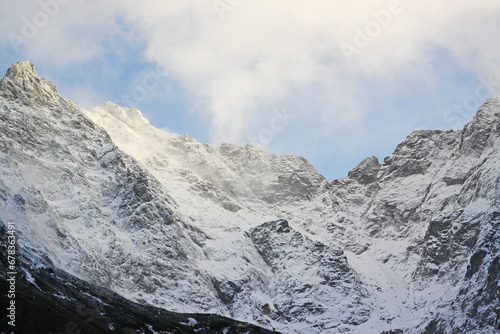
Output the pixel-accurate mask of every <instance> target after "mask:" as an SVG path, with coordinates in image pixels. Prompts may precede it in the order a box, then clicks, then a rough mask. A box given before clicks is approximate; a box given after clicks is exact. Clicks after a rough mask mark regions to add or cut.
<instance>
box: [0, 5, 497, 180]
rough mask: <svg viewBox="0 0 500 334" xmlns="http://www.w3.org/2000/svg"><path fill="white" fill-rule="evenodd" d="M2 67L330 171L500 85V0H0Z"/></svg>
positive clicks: (449, 121) (176, 127)
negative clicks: (24, 64) (27, 69)
mask: <svg viewBox="0 0 500 334" xmlns="http://www.w3.org/2000/svg"><path fill="white" fill-rule="evenodd" d="M0 8H1V11H0V44H1V45H0V61H1V66H3V68H4V69H3V70H2V71H4V70H6V69H7V68H8V67H9V66H10V64H11V63H13V62H16V61H19V60H31V61H32V62H33V63H34V64H35V67H36V69H37V71H38V73H39V74H40V75H42V76H44V77H46V78H48V79H49V80H51V81H53V82H54V83H55V84H56V86H57V87H58V88H59V91H60V92H61V93H62V94H63V96H65V97H67V98H70V99H72V100H73V101H75V102H76V103H77V104H79V105H81V106H83V107H86V108H92V107H94V106H98V105H101V104H103V103H104V102H105V101H108V100H110V101H112V102H115V103H118V104H120V105H122V106H126V107H136V108H138V109H140V110H141V111H142V112H143V114H144V115H145V116H146V117H147V118H148V119H149V120H150V122H151V123H152V124H153V125H155V126H156V127H159V128H164V129H167V130H168V131H171V132H175V133H179V134H187V135H189V136H192V137H194V138H196V139H197V140H198V141H201V142H209V143H211V144H214V145H218V144H220V143H222V142H233V143H236V144H244V143H247V142H250V143H251V144H253V145H255V146H260V147H262V148H265V149H267V150H269V151H270V152H272V153H275V154H279V155H281V154H296V155H301V156H304V157H305V158H307V159H308V160H309V161H310V162H311V163H312V164H313V165H314V166H315V167H316V168H317V169H318V170H319V171H320V172H321V173H322V174H324V175H325V176H326V177H327V178H328V179H330V180H332V179H335V178H340V177H343V176H345V175H346V174H347V172H348V171H349V170H350V169H352V168H353V167H355V166H356V164H357V163H358V162H359V161H361V160H362V159H363V158H364V157H366V156H371V155H376V156H378V157H379V159H380V160H382V159H383V158H384V157H385V156H386V155H388V154H390V153H391V152H392V151H393V150H394V148H395V146H396V145H397V144H398V143H399V142H400V141H402V140H403V139H404V138H405V137H406V135H408V134H409V133H410V132H411V131H412V130H414V129H419V128H425V129H450V128H459V127H461V126H462V125H463V124H464V123H465V122H467V121H468V120H470V118H471V117H472V116H473V114H474V111H475V110H476V109H477V108H478V107H479V106H480V105H481V103H482V102H484V100H485V99H486V98H488V97H489V96H491V95H495V94H497V92H498V90H499V88H500V67H499V66H500V65H499V64H500V43H498V38H497V37H498V34H499V32H500V19H499V18H500V2H499V1H498V0H477V1H470V0H454V1H451V0H442V1H435V0H434V1H431V0H421V1H394V0H391V1H386V0H380V1H379V0H372V1H366V0H365V1H360V0H351V1H340V0H308V1H305V0H273V1H269V0H267V1H264V0H182V1H179V0H166V1H153V0H143V1H131V0H120V1H118V0H107V1H93V0H88V1H80V0H39V1H31V0H23V1H13V0H0Z"/></svg>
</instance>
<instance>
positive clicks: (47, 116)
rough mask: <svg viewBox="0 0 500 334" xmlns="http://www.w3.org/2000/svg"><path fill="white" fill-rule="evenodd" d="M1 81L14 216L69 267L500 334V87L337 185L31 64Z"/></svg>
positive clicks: (228, 300) (160, 290) (351, 319)
mask: <svg viewBox="0 0 500 334" xmlns="http://www.w3.org/2000/svg"><path fill="white" fill-rule="evenodd" d="M0 80H1V84H0V220H1V221H3V222H7V221H14V222H16V223H17V228H18V232H19V236H20V240H19V243H20V244H21V245H29V247H28V246H26V247H28V248H27V249H32V250H36V251H37V252H42V253H45V254H46V256H47V257H48V259H49V260H50V261H51V262H52V263H53V265H54V266H55V267H57V268H59V269H58V270H63V271H65V272H67V273H69V274H71V275H74V276H76V277H78V278H79V279H82V280H84V281H87V282H88V283H90V284H91V285H94V286H98V287H104V288H108V289H111V290H113V291H114V292H116V293H118V294H120V295H121V296H123V297H125V298H127V299H129V300H131V301H132V302H136V303H139V304H143V305H152V306H155V307H158V308H162V309H166V310H169V311H175V312H184V313H186V312H188V313H214V314H218V315H222V316H226V317H230V318H233V319H236V320H239V321H245V322H250V323H254V324H258V325H260V326H262V327H264V328H267V329H270V330H272V329H275V330H278V331H281V332H283V333H495V332H500V294H499V287H500V279H499V275H500V264H499V261H500V260H499V259H500V254H499V248H500V241H499V238H498V237H499V232H498V227H499V219H500V218H499V217H500V214H499V212H500V156H499V154H500V153H499V151H500V150H499V148H500V139H499V138H500V99H498V98H493V99H490V100H488V101H487V102H486V103H485V104H484V105H483V106H482V107H481V108H480V109H479V111H478V112H477V114H476V116H475V117H474V118H473V119H472V120H471V121H470V122H469V123H468V124H467V125H466V126H465V127H464V129H462V130H459V131H451V130H449V131H438V130H434V131H424V130H418V131H415V132H413V133H411V134H410V135H409V136H408V137H407V139H406V140H405V141H404V142H403V143H401V144H400V145H398V147H397V148H396V150H395V151H394V153H393V154H392V155H390V156H388V157H386V158H385V159H384V161H383V163H380V162H379V160H378V159H377V158H376V157H369V158H366V159H365V160H363V161H362V162H361V163H360V164H359V165H358V166H357V167H356V168H354V169H353V170H352V171H351V172H349V174H348V176H347V177H345V178H343V179H340V180H335V181H333V182H328V180H326V179H325V178H324V177H323V176H322V175H320V174H319V173H318V172H317V171H316V170H315V169H314V167H313V166H311V165H310V164H309V163H308V162H307V160H305V159H304V158H301V157H296V156H281V157H278V156H275V155H272V154H270V153H268V152H265V151H262V150H259V149H257V148H254V147H252V146H250V145H247V146H245V147H239V146H236V145H233V144H223V145H221V146H220V147H213V146H210V145H208V144H202V143H198V142H197V141H196V140H194V139H192V138H190V137H187V136H180V135H176V134H171V133H167V132H165V131H162V130H159V129H156V128H154V127H153V126H151V125H150V124H149V122H148V121H147V120H146V119H145V118H144V117H143V116H142V115H141V113H140V111H138V110H136V109H127V108H122V107H120V106H117V105H115V104H113V103H110V102H108V103H106V104H105V105H103V106H102V107H98V108H95V109H93V110H84V109H82V108H79V107H78V106H76V105H75V104H73V103H72V102H71V101H69V100H66V99H64V98H63V97H61V96H60V95H59V93H58V92H57V90H56V88H55V86H54V85H53V84H52V83H50V82H48V81H46V80H44V79H42V78H40V77H38V75H37V74H36V72H35V70H34V68H33V65H32V64H31V63H29V62H21V63H16V64H14V65H12V66H11V68H10V69H9V70H8V71H7V73H6V74H5V76H4V77H2V78H0ZM34 262H36V261H33V263H34ZM26 268H28V269H26V270H27V271H28V272H29V266H26ZM29 284H32V285H33V287H34V288H35V287H36V284H38V282H37V280H36V279H33V280H32V281H29V282H28V285H29Z"/></svg>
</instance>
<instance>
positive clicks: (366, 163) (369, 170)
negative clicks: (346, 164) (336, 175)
mask: <svg viewBox="0 0 500 334" xmlns="http://www.w3.org/2000/svg"><path fill="white" fill-rule="evenodd" d="M379 169H380V162H379V161H378V158H377V157H376V156H371V157H368V158H365V159H363V161H361V162H360V163H359V164H358V165H357V166H356V167H355V168H354V169H353V170H351V171H350V172H349V173H348V174H347V175H348V176H349V177H350V178H353V179H355V180H357V181H358V182H359V183H371V182H373V181H375V180H376V179H377V173H378V171H379Z"/></svg>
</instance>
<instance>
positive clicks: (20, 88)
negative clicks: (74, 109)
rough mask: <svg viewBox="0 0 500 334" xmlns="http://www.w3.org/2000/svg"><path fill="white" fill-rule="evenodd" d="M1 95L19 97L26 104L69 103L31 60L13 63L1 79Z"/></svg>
mask: <svg viewBox="0 0 500 334" xmlns="http://www.w3.org/2000/svg"><path fill="white" fill-rule="evenodd" d="M0 96H3V97H5V98H7V99H11V100H15V99H19V100H21V101H22V102H23V103H24V104H25V105H30V104H34V105H36V106H52V105H54V104H61V103H62V104H68V101H66V100H65V99H64V98H62V97H61V95H59V92H58V91H57V88H56V86H55V85H54V84H53V83H52V82H50V81H48V80H45V79H44V78H41V77H40V76H38V74H37V73H36V71H35V67H34V65H33V64H32V63H31V62H30V61H21V62H17V63H14V64H12V66H11V67H10V68H9V69H8V70H7V72H6V73H5V75H4V76H3V78H2V79H1V84H0Z"/></svg>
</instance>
